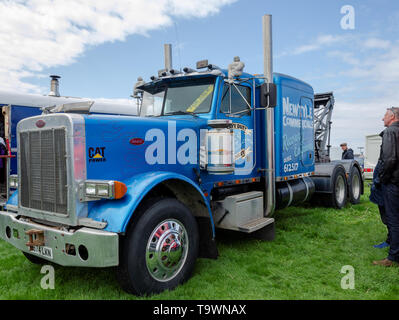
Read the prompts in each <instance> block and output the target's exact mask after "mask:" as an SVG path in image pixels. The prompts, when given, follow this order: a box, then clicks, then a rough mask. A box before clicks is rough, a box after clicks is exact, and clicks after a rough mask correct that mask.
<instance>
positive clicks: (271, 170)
mask: <svg viewBox="0 0 399 320" xmlns="http://www.w3.org/2000/svg"><path fill="white" fill-rule="evenodd" d="M263 61H264V76H265V78H266V79H265V81H267V82H269V83H273V38H272V16H271V15H270V14H266V15H264V16H263ZM265 124H266V125H265V127H266V132H265V134H266V139H267V140H266V144H267V148H266V150H267V170H266V175H265V183H266V185H265V188H266V189H265V190H266V197H265V201H266V205H265V217H269V216H272V215H273V213H274V211H275V208H276V172H275V151H274V108H266V110H265Z"/></svg>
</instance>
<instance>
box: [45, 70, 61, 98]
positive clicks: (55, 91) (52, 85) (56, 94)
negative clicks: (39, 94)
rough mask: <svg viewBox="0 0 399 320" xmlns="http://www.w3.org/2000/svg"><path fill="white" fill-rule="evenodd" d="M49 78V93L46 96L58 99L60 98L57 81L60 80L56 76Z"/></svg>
mask: <svg viewBox="0 0 399 320" xmlns="http://www.w3.org/2000/svg"><path fill="white" fill-rule="evenodd" d="M50 78H51V82H50V93H49V94H48V95H49V96H52V97H59V96H60V91H59V81H58V79H59V78H61V77H60V76H57V75H51V76H50Z"/></svg>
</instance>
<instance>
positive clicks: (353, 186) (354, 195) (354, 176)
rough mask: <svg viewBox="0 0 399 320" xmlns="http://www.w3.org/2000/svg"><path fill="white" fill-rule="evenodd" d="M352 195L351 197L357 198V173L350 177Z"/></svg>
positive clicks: (358, 192) (358, 181) (358, 184)
mask: <svg viewBox="0 0 399 320" xmlns="http://www.w3.org/2000/svg"><path fill="white" fill-rule="evenodd" d="M352 196H353V199H358V198H359V196H360V179H359V176H358V175H357V174H355V175H353V177H352Z"/></svg>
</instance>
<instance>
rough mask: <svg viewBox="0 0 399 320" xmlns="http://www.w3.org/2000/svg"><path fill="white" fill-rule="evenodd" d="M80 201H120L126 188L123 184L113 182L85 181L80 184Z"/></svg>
mask: <svg viewBox="0 0 399 320" xmlns="http://www.w3.org/2000/svg"><path fill="white" fill-rule="evenodd" d="M81 190H82V192H81V194H82V195H83V197H81V200H82V201H90V200H99V199H120V198H122V197H123V196H124V195H125V193H126V191H127V187H126V185H125V184H124V183H123V182H119V181H114V180H87V181H85V182H84V183H83V184H81Z"/></svg>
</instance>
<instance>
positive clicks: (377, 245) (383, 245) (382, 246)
mask: <svg viewBox="0 0 399 320" xmlns="http://www.w3.org/2000/svg"><path fill="white" fill-rule="evenodd" d="M373 247H374V248H377V249H384V248H386V247H389V244H388V243H386V242H385V241H384V242H383V243H380V244H376V245H375V246H373Z"/></svg>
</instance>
